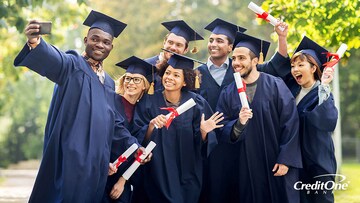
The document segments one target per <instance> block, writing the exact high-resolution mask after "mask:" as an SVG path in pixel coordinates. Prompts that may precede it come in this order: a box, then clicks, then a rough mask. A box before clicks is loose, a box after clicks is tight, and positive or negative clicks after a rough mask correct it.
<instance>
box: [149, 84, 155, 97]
mask: <svg viewBox="0 0 360 203" xmlns="http://www.w3.org/2000/svg"><path fill="white" fill-rule="evenodd" d="M148 94H150V95H153V94H154V82H152V83H150V87H149V90H148Z"/></svg>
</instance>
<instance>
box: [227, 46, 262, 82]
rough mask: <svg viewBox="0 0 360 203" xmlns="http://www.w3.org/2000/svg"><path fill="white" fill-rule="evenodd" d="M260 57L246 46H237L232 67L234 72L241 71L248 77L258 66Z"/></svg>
mask: <svg viewBox="0 0 360 203" xmlns="http://www.w3.org/2000/svg"><path fill="white" fill-rule="evenodd" d="M257 62H258V58H257V57H256V56H255V55H254V54H252V53H251V52H250V50H249V49H248V48H246V47H237V48H235V49H234V51H233V54H232V67H233V69H234V72H239V73H240V75H241V77H242V78H244V79H246V78H247V77H248V76H249V75H250V74H251V72H252V70H253V68H254V67H256V64H257Z"/></svg>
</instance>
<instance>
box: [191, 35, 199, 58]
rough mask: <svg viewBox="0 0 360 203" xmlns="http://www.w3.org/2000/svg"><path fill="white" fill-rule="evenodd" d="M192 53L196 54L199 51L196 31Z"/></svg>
mask: <svg viewBox="0 0 360 203" xmlns="http://www.w3.org/2000/svg"><path fill="white" fill-rule="evenodd" d="M190 52H191V53H192V54H196V53H198V49H197V47H196V32H195V31H194V48H192V49H191V51H190Z"/></svg>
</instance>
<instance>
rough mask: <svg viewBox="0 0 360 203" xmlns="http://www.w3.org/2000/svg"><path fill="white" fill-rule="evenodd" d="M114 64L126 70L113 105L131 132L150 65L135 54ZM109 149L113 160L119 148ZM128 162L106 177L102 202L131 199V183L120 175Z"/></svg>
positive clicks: (150, 68)
mask: <svg viewBox="0 0 360 203" xmlns="http://www.w3.org/2000/svg"><path fill="white" fill-rule="evenodd" d="M116 65H117V66H120V67H122V68H124V69H125V70H126V72H125V74H124V75H122V76H121V77H120V78H119V79H118V86H117V88H116V93H117V95H116V97H115V102H116V103H115V106H116V108H117V110H118V112H120V114H121V115H122V117H124V125H125V127H126V128H127V129H128V130H129V131H130V132H131V130H132V125H133V116H134V109H135V106H136V104H137V103H138V102H139V101H140V99H141V98H142V96H143V95H144V94H146V93H147V92H148V90H149V87H150V83H149V81H148V80H147V78H146V76H148V75H151V70H152V65H151V64H149V63H147V62H145V61H144V60H142V59H140V58H138V57H136V56H131V57H129V58H127V59H125V60H123V61H121V62H119V63H117V64H116ZM111 151H112V153H111V157H110V161H111V162H113V161H115V160H116V159H117V158H118V157H117V154H119V148H116V147H113V148H112V149H111ZM130 163H132V162H131V161H127V162H125V163H123V164H122V165H121V166H120V167H119V170H118V171H117V173H116V174H114V175H112V176H109V177H108V180H107V183H106V188H105V194H104V198H103V201H102V202H130V201H131V196H132V191H131V184H130V183H128V182H126V180H125V179H124V178H122V177H121V175H122V174H123V173H124V171H125V170H126V169H127V168H128V167H129V166H130ZM125 182H126V184H125ZM120 195H121V196H120Z"/></svg>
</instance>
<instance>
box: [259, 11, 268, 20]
mask: <svg viewBox="0 0 360 203" xmlns="http://www.w3.org/2000/svg"><path fill="white" fill-rule="evenodd" d="M256 15H257V17H258V18H262V19H264V20H266V21H267V22H270V20H268V19H266V18H267V17H268V16H269V14H268V13H267V12H266V11H264V13H262V14H258V13H257V14H256Z"/></svg>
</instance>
